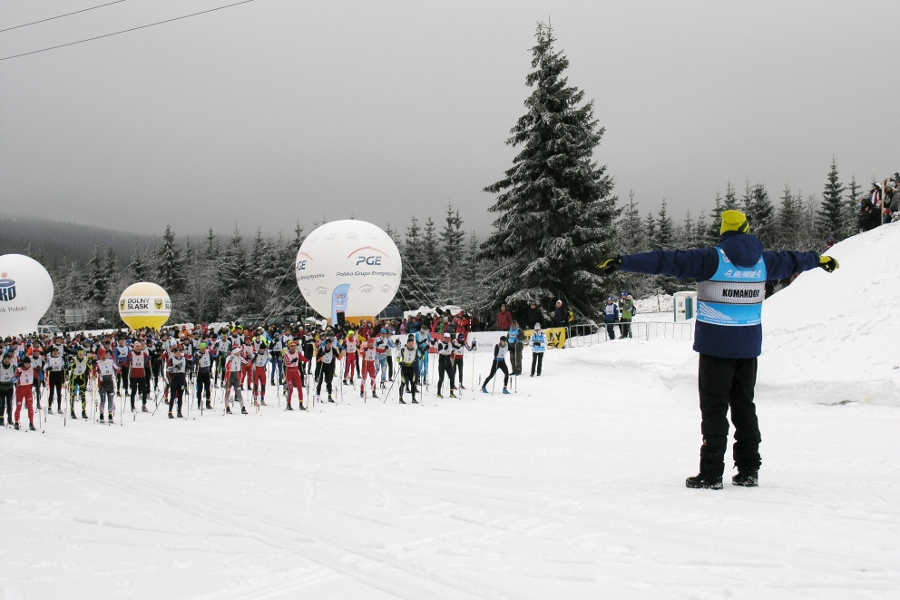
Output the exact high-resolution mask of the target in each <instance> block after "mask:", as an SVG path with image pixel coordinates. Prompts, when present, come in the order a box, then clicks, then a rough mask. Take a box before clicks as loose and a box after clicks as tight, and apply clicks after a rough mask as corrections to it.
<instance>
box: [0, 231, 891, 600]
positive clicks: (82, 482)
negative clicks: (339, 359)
mask: <svg viewBox="0 0 900 600" xmlns="http://www.w3.org/2000/svg"><path fill="white" fill-rule="evenodd" d="M881 229H884V230H886V229H887V228H881ZM876 233H877V235H873V236H870V238H872V239H871V240H869V241H868V243H866V240H865V239H862V240H857V239H856V238H854V239H853V240H850V241H848V242H844V243H843V244H841V245H838V246H837V247H836V249H835V251H834V252H833V253H834V255H835V256H838V258H839V259H840V260H841V265H842V269H843V268H847V267H848V265H849V268H848V270H849V271H850V272H851V275H850V277H851V279H859V280H861V281H869V280H872V282H871V285H872V286H875V287H877V286H881V289H884V290H885V291H884V294H885V298H889V297H892V298H894V299H895V300H896V299H897V298H898V297H900V278H891V277H888V276H883V277H881V278H878V277H874V278H873V276H872V274H871V273H870V274H866V273H859V272H855V271H854V270H853V268H854V265H861V264H862V263H856V261H855V256H856V254H855V253H859V252H882V250H883V249H882V248H880V247H879V246H876V247H874V248H873V246H872V244H873V243H880V244H882V245H884V244H886V243H888V242H890V243H893V241H892V240H891V239H890V238H889V237H888V236H887V235H886V234H885V233H884V232H882V231H878V232H876ZM858 237H860V238H862V237H863V236H858ZM851 241H852V242H854V243H855V244H857V245H858V246H859V248H858V249H854V247H852V246H847V249H845V248H842V246H844V245H846V244H850V242H851ZM840 251H843V254H842V253H841V252H840ZM856 268H858V269H861V268H862V267H861V266H857V267H856ZM839 273H841V271H838V273H836V274H835V275H837V274H839ZM810 275H812V276H813V277H810V278H809V279H808V280H806V281H804V279H803V277H807V276H810ZM819 275H822V277H819ZM825 276H826V274H824V273H822V274H818V273H810V274H805V275H804V276H802V277H801V278H800V279H798V281H797V282H795V284H793V285H792V286H791V287H790V288H788V289H787V290H785V291H783V292H779V294H776V296H775V297H773V299H772V300H770V301H769V302H770V303H771V304H769V302H767V305H766V308H765V310H766V316H765V317H764V318H765V319H767V321H766V322H767V324H769V325H767V329H766V332H767V333H766V340H765V350H764V353H768V354H764V357H763V359H762V360H761V361H760V374H759V385H758V387H757V400H758V411H759V415H760V424H761V428H762V435H763V444H762V447H761V451H762V454H763V468H762V470H761V472H760V475H761V487H760V488H758V489H743V488H736V487H733V486H731V485H730V484H729V482H727V481H726V485H725V489H724V490H723V491H721V492H713V491H708V490H688V489H686V488H685V487H684V483H683V482H684V478H685V477H687V476H689V475H692V474H694V473H696V471H697V464H698V452H699V444H700V434H699V430H700V423H699V409H698V408H697V397H696V367H697V362H696V361H697V357H696V355H695V354H694V353H693V352H692V351H691V342H690V341H688V340H684V341H682V340H651V341H649V342H644V341H640V340H625V341H615V342H608V343H602V344H599V345H596V346H593V347H585V348H575V349H568V350H565V351H550V352H548V354H547V356H546V358H545V363H544V375H543V376H542V377H540V378H530V377H527V375H526V376H523V377H520V378H519V380H518V382H517V384H518V385H517V390H518V391H517V392H516V393H513V394H511V395H508V396H504V395H502V394H501V393H500V388H501V386H500V385H499V384H498V386H497V388H496V393H494V394H487V395H485V394H482V393H480V391H478V390H471V389H468V390H465V392H464V395H463V397H462V398H460V399H443V400H437V399H435V398H434V397H433V396H432V397H428V398H427V400H426V402H425V404H424V405H422V406H415V405H406V406H400V405H399V404H397V402H396V394H397V391H396V389H395V390H394V392H393V394H392V396H391V398H390V400H389V401H388V403H387V404H383V403H382V402H381V400H375V401H372V402H368V403H364V402H363V401H362V400H360V399H359V398H358V397H356V395H355V393H353V392H351V391H350V390H351V388H349V387H348V388H347V389H346V390H345V391H344V396H343V398H344V402H343V403H338V404H336V405H328V404H324V405H317V406H316V408H315V409H314V410H312V411H311V412H310V413H302V412H294V413H286V412H284V411H283V410H281V409H280V408H279V407H278V406H270V407H265V408H263V409H262V410H261V412H260V414H259V415H257V414H254V413H253V411H251V414H250V415H247V416H243V415H240V414H235V415H230V416H227V417H226V416H223V415H222V414H221V412H217V411H212V412H210V411H207V412H206V413H205V414H204V415H203V416H202V417H201V416H199V414H198V413H194V412H192V416H195V417H196V418H195V419H194V420H187V421H174V422H173V421H170V420H169V419H167V418H166V417H165V414H164V412H158V413H157V415H156V416H153V417H149V416H147V415H143V414H139V415H137V420H136V421H129V420H128V419H127V418H126V421H125V423H124V426H119V425H118V424H116V425H114V426H100V425H92V424H90V423H89V422H84V421H78V420H76V421H75V422H70V423H69V425H68V426H66V427H63V426H62V420H61V417H58V416H51V417H49V420H48V423H47V425H46V430H47V433H46V434H44V435H41V434H40V433H37V434H34V433H24V432H13V431H12V430H8V431H6V430H5V431H0V448H2V451H3V454H2V455H3V462H4V465H3V466H4V468H3V484H2V486H0V531H2V532H3V533H2V538H0V540H2V541H0V600H13V599H30V598H36V599H45V598H72V599H78V598H98V597H99V598H118V597H122V598H148V599H149V598H154V599H156V598H189V599H197V600H231V599H235V600H236V599H242V600H243V599H251V600H263V599H287V598H297V597H303V598H329V599H331V598H366V599H368V598H372V599H381V598H401V599H422V598H429V599H430V598H436V599H469V598H486V599H523V600H524V599H538V598H541V599H543V598H598V597H609V598H678V599H692V600H693V599H701V600H702V599H707V598H722V597H729V598H746V599H750V598H754V599H755V598H836V599H837V598H840V599H843V598H850V597H852V598H890V597H900V549H898V545H900V506H898V504H897V498H898V497H900V466H898V464H897V460H896V457H897V456H898V450H900V437H898V436H897V434H896V432H897V431H898V429H900V401H898V400H897V389H898V379H897V377H896V375H895V373H896V370H895V369H894V366H895V365H894V364H892V363H891V362H890V361H891V360H895V359H892V358H891V357H890V353H885V352H883V348H884V347H885V345H887V344H888V341H887V340H888V339H889V336H891V335H893V334H894V331H893V330H892V329H891V328H890V327H889V326H887V325H885V324H883V323H881V322H880V321H876V320H873V318H872V315H870V314H867V313H866V311H859V312H860V314H859V315H855V314H850V315H846V316H844V317H842V318H843V319H844V321H846V322H844V321H842V320H841V319H836V318H835V317H834V315H833V314H832V313H833V312H834V311H835V310H843V308H844V307H843V305H842V303H840V302H836V303H835V304H836V305H838V306H837V307H835V306H832V307H831V309H830V310H831V311H832V313H828V310H829V309H828V303H825V302H818V303H817V302H815V301H814V300H813V299H814V298H817V297H819V295H820V294H821V293H822V290H823V289H825V288H821V289H820V288H819V286H821V285H825V283H827V282H828V280H827V279H824V277H825ZM876 279H877V280H878V281H877V282H876V281H875V280H876ZM895 280H896V281H895ZM823 282H824V283H823ZM841 285H845V284H841ZM848 285H849V284H848ZM795 286H796V287H795ZM832 293H833V290H832ZM776 300H777V302H776ZM885 301H887V300H885ZM798 304H800V305H802V306H803V308H802V309H800V310H798V309H797V305H798ZM768 319H770V320H768ZM893 339H894V340H896V339H900V338H893ZM842 344H846V345H847V346H848V347H850V348H851V349H852V350H853V352H854V353H855V354H854V355H853V356H849V355H848V356H846V357H845V356H844V354H845V352H844V350H843V348H844V346H843V345H842ZM836 345H837V347H840V348H842V350H841V351H840V352H837V351H835V349H834V348H835V346H836ZM860 354H862V356H860ZM845 359H846V360H845ZM475 362H476V368H475V378H476V380H478V379H479V378H483V377H484V376H486V374H487V372H488V368H489V365H490V359H489V353H488V352H486V351H484V350H482V351H481V352H480V353H478V355H477V360H476V361H475ZM524 363H525V371H526V373H527V371H528V367H529V366H530V357H529V355H528V353H527V352H526V355H525V361H524ZM432 369H434V366H433V365H432ZM435 375H436V374H435V372H434V370H432V386H431V390H430V391H431V393H432V394H433V393H434V392H435V386H434V383H435V379H434V378H435ZM465 375H466V376H465V380H466V382H467V383H468V384H469V385H470V384H471V380H472V366H471V360H467V368H466V372H465ZM501 377H502V374H501ZM501 383H502V381H501ZM338 398H340V395H338ZM269 401H270V403H275V404H277V401H276V400H275V397H274V394H273V393H272V392H271V390H270V394H269ZM840 401H847V402H845V403H844V404H838V402H840ZM726 475H727V476H728V473H727V472H726Z"/></svg>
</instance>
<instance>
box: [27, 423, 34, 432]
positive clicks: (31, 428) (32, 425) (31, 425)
mask: <svg viewBox="0 0 900 600" xmlns="http://www.w3.org/2000/svg"><path fill="white" fill-rule="evenodd" d="M28 429H29V430H31V431H36V429H35V428H34V423H29V424H28Z"/></svg>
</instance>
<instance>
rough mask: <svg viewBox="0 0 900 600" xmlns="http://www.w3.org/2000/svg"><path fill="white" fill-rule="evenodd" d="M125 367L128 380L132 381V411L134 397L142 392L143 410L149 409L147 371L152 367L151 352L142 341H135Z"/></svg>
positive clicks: (132, 409)
mask: <svg viewBox="0 0 900 600" xmlns="http://www.w3.org/2000/svg"><path fill="white" fill-rule="evenodd" d="M125 368H126V369H127V370H128V380H129V381H130V382H131V412H134V410H135V408H134V398H135V396H136V395H137V394H138V393H139V392H140V394H141V411H143V412H150V411H149V410H147V394H148V389H149V388H148V386H147V373H148V372H149V368H150V354H149V353H148V352H147V351H146V350H144V345H143V344H142V343H140V342H135V343H134V349H133V350H132V351H131V352H129V353H128V358H127V360H126V361H125Z"/></svg>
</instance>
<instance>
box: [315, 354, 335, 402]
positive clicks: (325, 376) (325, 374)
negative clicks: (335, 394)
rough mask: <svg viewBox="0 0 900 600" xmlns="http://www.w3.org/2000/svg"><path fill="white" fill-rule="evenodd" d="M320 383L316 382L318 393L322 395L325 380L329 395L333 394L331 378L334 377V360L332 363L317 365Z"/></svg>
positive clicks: (317, 377)
mask: <svg viewBox="0 0 900 600" xmlns="http://www.w3.org/2000/svg"><path fill="white" fill-rule="evenodd" d="M316 370H317V372H318V373H317V376H316V379H318V383H316V395H317V396H318V395H320V394H321V393H322V382H323V381H324V382H325V389H326V390H327V391H328V395H329V396H330V395H331V391H332V390H331V380H332V379H333V378H334V362H333V361H332V362H330V363H327V364H326V363H319V364H318V365H317V367H316Z"/></svg>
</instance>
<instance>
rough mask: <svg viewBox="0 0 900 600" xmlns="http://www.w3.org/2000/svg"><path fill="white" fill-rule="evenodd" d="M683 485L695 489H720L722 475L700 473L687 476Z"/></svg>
mask: <svg viewBox="0 0 900 600" xmlns="http://www.w3.org/2000/svg"><path fill="white" fill-rule="evenodd" d="M684 485H686V486H687V487H689V488H695V489H701V488H702V489H709V490H721V489H722V476H721V475H720V476H718V477H712V476H709V475H704V474H703V473H700V474H699V475H697V476H696V477H688V478H687V479H686V480H685V481H684Z"/></svg>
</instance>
